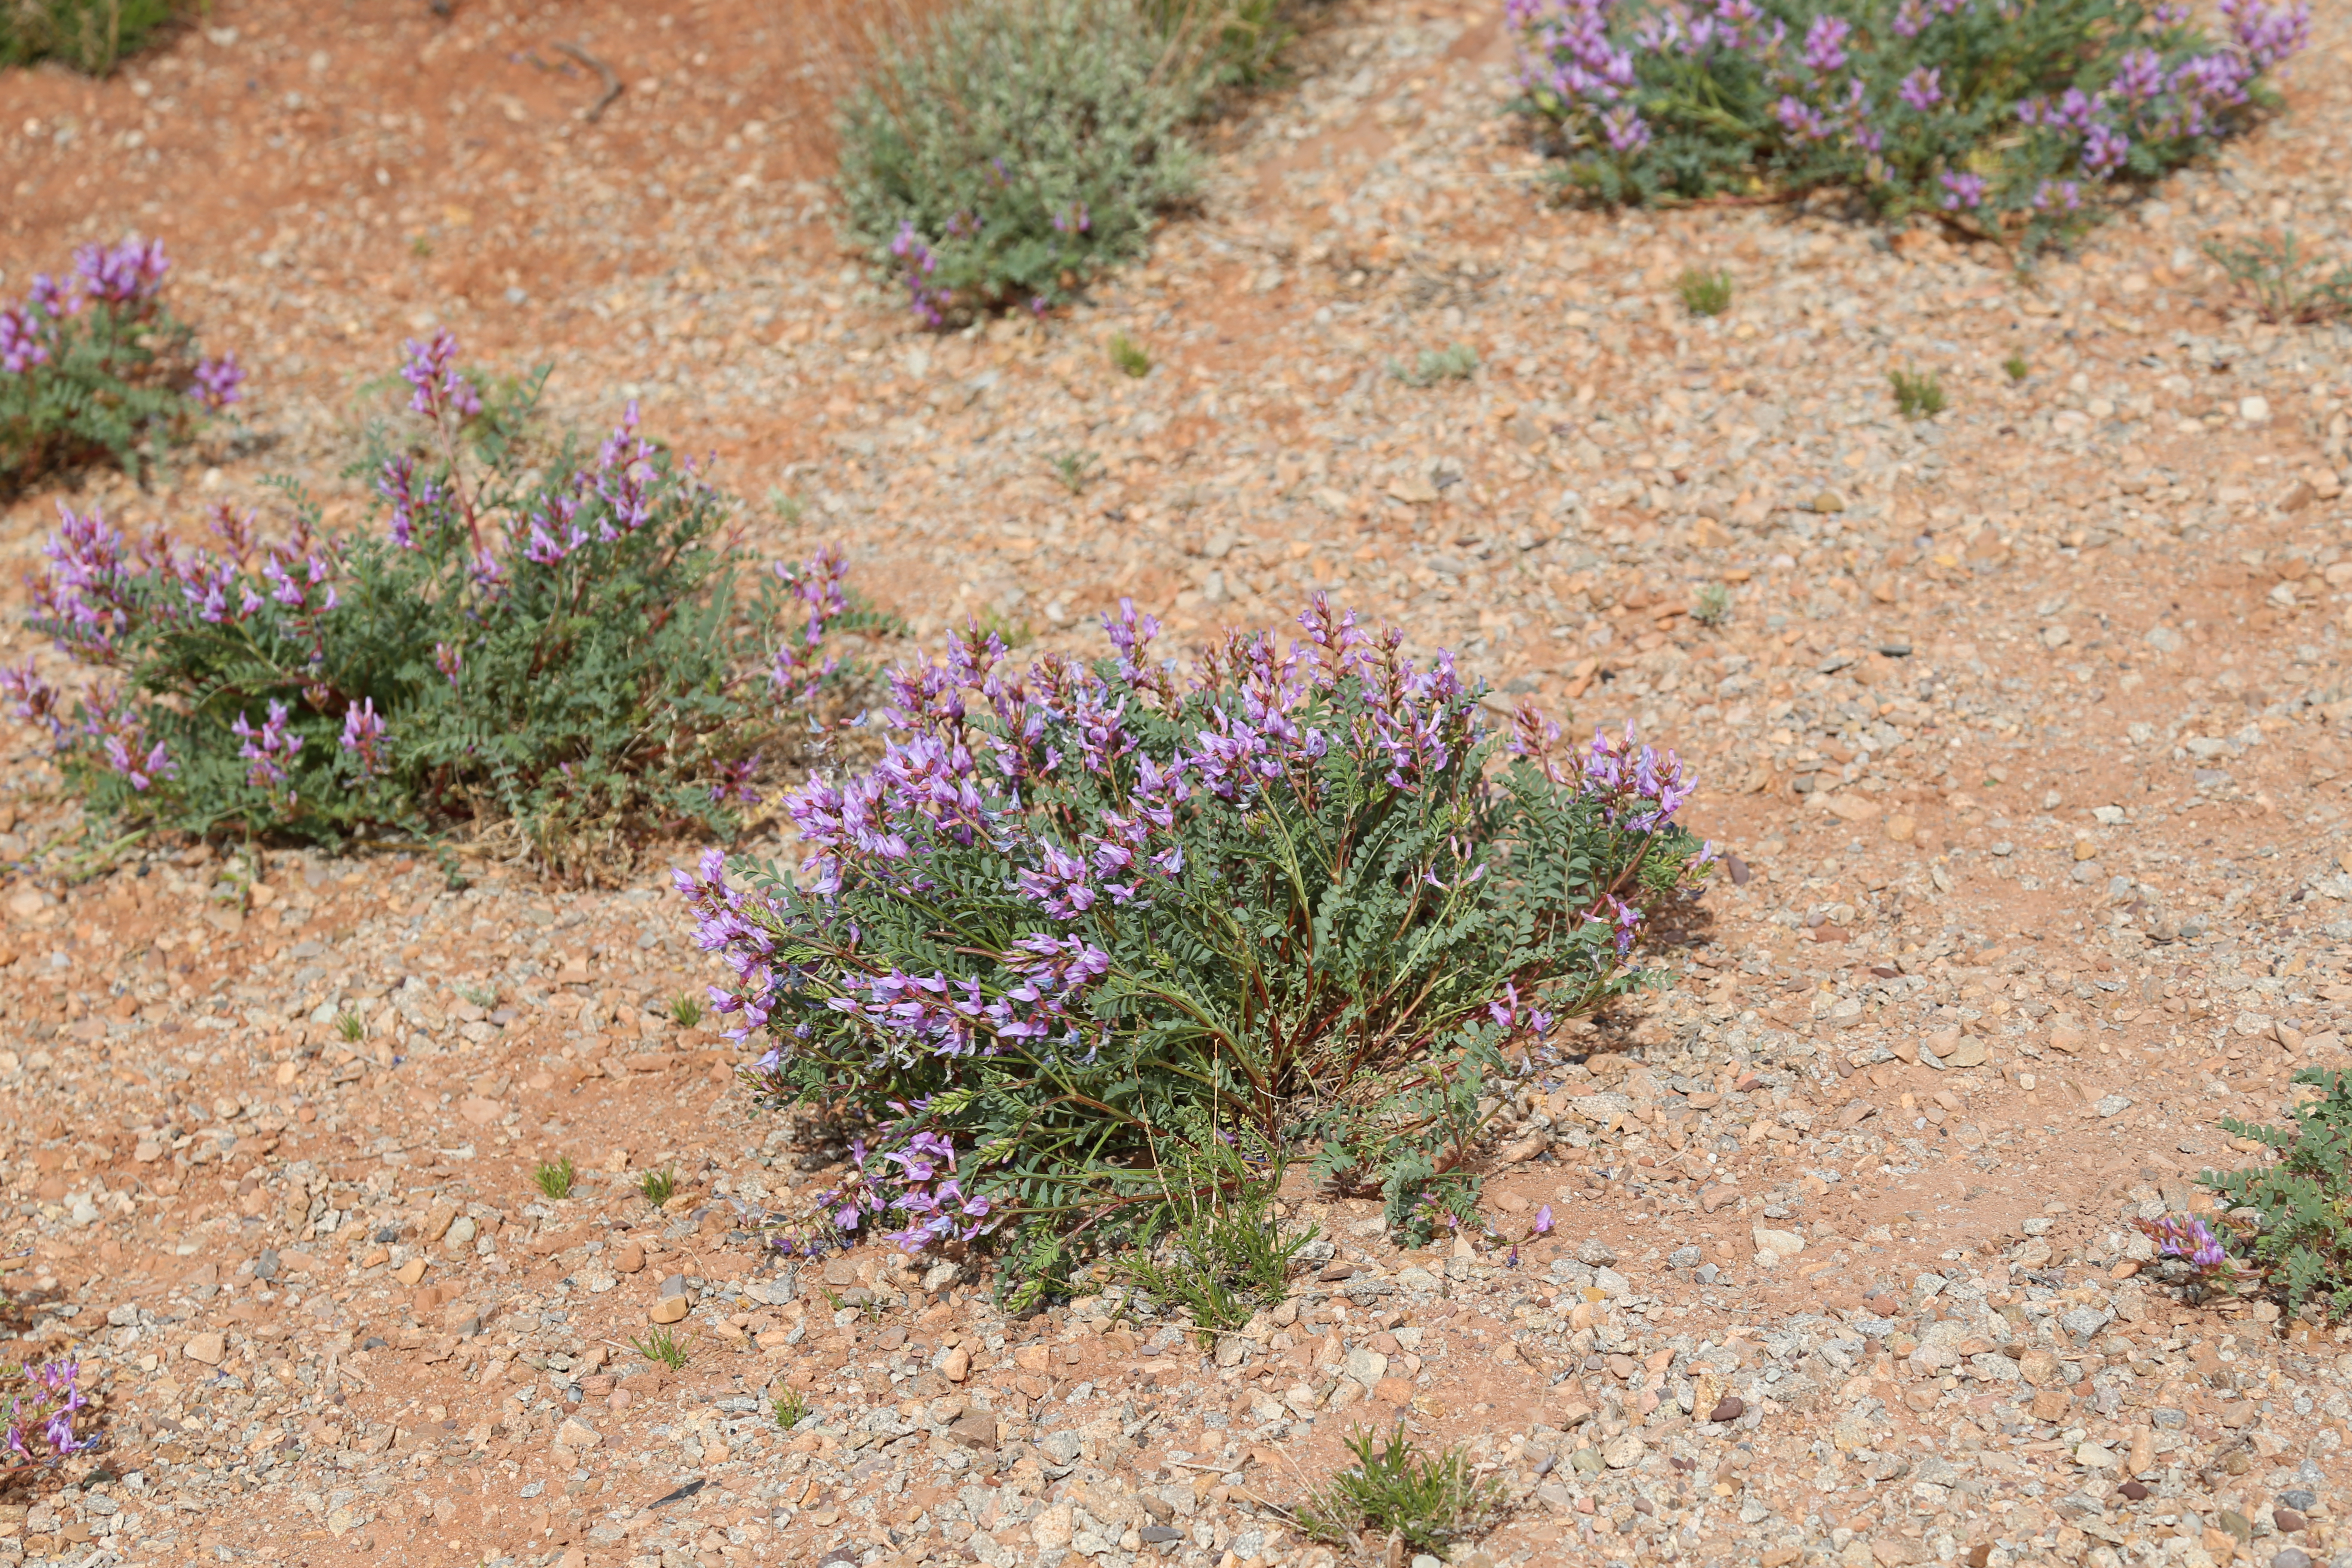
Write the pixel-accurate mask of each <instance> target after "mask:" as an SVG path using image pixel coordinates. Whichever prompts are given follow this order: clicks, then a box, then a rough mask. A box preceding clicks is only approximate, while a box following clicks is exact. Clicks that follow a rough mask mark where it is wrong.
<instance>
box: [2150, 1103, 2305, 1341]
mask: <svg viewBox="0 0 2352 1568" xmlns="http://www.w3.org/2000/svg"><path fill="white" fill-rule="evenodd" d="M2290 1081H2292V1082H2294V1083H2295V1084H2297V1085H2300V1086H2302V1087H2303V1089H2304V1090H2305V1092H2304V1093H2303V1094H2301V1095H2299V1096H2298V1097H2297V1098H2296V1099H2295V1100H2294V1102H2293V1103H2291V1104H2290V1105H2288V1106H2287V1108H2286V1114H2287V1117H2288V1120H2289V1121H2290V1122H2291V1125H2289V1126H2285V1127H2273V1126H2269V1125H2267V1124H2265V1123H2263V1122H2259V1121H2242V1120H2240V1119H2239V1118H2237V1117H2234V1116H2225V1117H2223V1118H2222V1119H2221V1128H2222V1131H2226V1132H2228V1133H2230V1134H2231V1135H2232V1136H2233V1137H2237V1138H2242V1139H2245V1140H2247V1141H2249V1142H2255V1143H2259V1144H2261V1145H2262V1146H2263V1148H2265V1149H2267V1150H2268V1151H2269V1152H2270V1153H2271V1154H2272V1156H2273V1161H2272V1163H2269V1164H2267V1165H2254V1166H2250V1167H2248V1168H2246V1169H2243V1170H2237V1171H2207V1172H2204V1173H2201V1174H2200V1175H2199V1176H2198V1178H2197V1181H2198V1184H2200V1186H2204V1187H2208V1188H2210V1189H2211V1190H2212V1191H2213V1192H2214V1193H2216V1194H2219V1195H2220V1197H2221V1200H2222V1205H2221V1206H2223V1207H2224V1208H2226V1209H2228V1210H2229V1211H2230V1222H2229V1223H2228V1224H2226V1225H2218V1226H2214V1227H2205V1226H2204V1225H2203V1222H2202V1221H2200V1220H2197V1219H2195V1218H2194V1217H2193V1216H2192V1217H2190V1218H2189V1220H2187V1221H2186V1222H2185V1225H2186V1226H2187V1228H2186V1230H2185V1231H2184V1233H2183V1234H2180V1235H2179V1236H2178V1237H2176V1238H2174V1239H2173V1241H2172V1244H2171V1245H2166V1238H2165V1237H2160V1236H2159V1237H2158V1238H2157V1239H2158V1249H2157V1250H2158V1252H2159V1253H2160V1254H2162V1255H2165V1256H2168V1257H2176V1258H2183V1259H2185V1260H2186V1261H2188V1262H2189V1265H2190V1267H2191V1268H2192V1269H2194V1270H2196V1271H2197V1272H2198V1273H2199V1275H2200V1277H2201V1278H2200V1282H2201V1283H2203V1284H2204V1285H2205V1286H2206V1287H2207V1288H2208V1289H2215V1288H2216V1287H2221V1288H2226V1289H2229V1290H2231V1292H2232V1293H2241V1294H2242V1293H2249V1292H2252V1291H2254V1290H2273V1291H2277V1292H2280V1293H2282V1294H2284V1296H2285V1297H2286V1310H2287V1312H2288V1315H2289V1316H2290V1317H2294V1316H2301V1315H2303V1314H2304V1310H2305V1306H2306V1304H2316V1306H2317V1308H2318V1310H2319V1311H2320V1313H2321V1314H2322V1315H2323V1316H2324V1317H2325V1318H2326V1319H2327V1320H2330V1321H2333V1320H2335V1319H2338V1318H2346V1317H2352V1223H2347V1221H2346V1218H2345V1215H2347V1213H2352V1202H2347V1199H2352V1073H2343V1072H2338V1071H2336V1069H2334V1068H2304V1069H2302V1070H2301V1071H2299V1072H2297V1073H2296V1074H2295V1075H2294V1079H2291V1080H2290ZM2244 1209H2252V1210H2254V1211H2255V1215H2258V1216H2259V1217H2254V1216H2247V1221H2246V1222H2245V1223H2241V1222H2240V1220H2239V1218H2238V1213H2239V1211H2241V1210H2244ZM2167 1223H2170V1221H2169V1219H2168V1222H2167ZM2143 1228H2147V1227H2143ZM2200 1231H2201V1234H2200Z"/></svg>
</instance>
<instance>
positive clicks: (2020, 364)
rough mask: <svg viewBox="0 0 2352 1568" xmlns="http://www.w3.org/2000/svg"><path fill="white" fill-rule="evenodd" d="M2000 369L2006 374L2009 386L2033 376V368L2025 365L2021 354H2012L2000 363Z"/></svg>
mask: <svg viewBox="0 0 2352 1568" xmlns="http://www.w3.org/2000/svg"><path fill="white" fill-rule="evenodd" d="M2000 368H2001V369H2002V370H2003V371H2005V372H2007V373H2008V375H2009V381H2010V384H2011V386H2014V385H2016V384H2018V383H2020V382H2021V381H2023V380H2024V379H2025V378H2026V377H2027V376H2029V375H2032V374H2033V367H2032V365H2030V364H2028V363H2025V356H2024V355H2023V354H2021V353H2012V354H2011V355H2010V356H2009V357H2008V358H2007V359H2005V360H2003V361H2001V362H2000Z"/></svg>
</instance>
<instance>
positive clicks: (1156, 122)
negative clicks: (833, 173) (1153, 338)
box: [841, 0, 1221, 326]
mask: <svg viewBox="0 0 2352 1568" xmlns="http://www.w3.org/2000/svg"><path fill="white" fill-rule="evenodd" d="M1160 9H1163V10H1166V9H1171V7H1168V6H1166V5H1162V6H1160ZM1172 9H1173V10H1175V11H1179V12H1181V11H1183V10H1185V9H1186V7H1183V6H1176V7H1173V8H1172ZM1200 44H1201V41H1200V40H1199V39H1197V38H1195V37H1192V36H1189V35H1188V34H1186V33H1185V32H1184V31H1183V30H1182V29H1178V30H1177V31H1176V32H1175V33H1174V34H1171V31H1170V29H1169V27H1167V26H1163V25H1161V23H1160V19H1159V18H1156V17H1155V16H1150V15H1147V14H1146V9H1145V5H1143V4H1139V0H974V3H972V4H969V5H952V6H948V7H946V8H944V9H943V10H942V11H941V12H940V16H938V18H937V19H936V20H935V21H934V22H932V23H931V24H930V26H929V28H928V30H927V31H926V32H925V33H924V34H923V35H922V37H919V38H918V39H915V40H913V41H911V42H910V43H906V44H899V43H890V44H887V45H885V46H884V47H883V48H882V50H881V51H880V55H879V58H877V63H876V65H875V68H874V69H873V71H872V72H871V73H870V75H869V76H868V78H867V79H866V81H865V82H864V83H862V84H861V85H860V86H859V87H858V88H857V89H856V91H854V92H853V93H852V94H851V95H850V96H849V98H848V100H846V101H845V103H844V105H843V109H842V134H841V145H842V156H841V189H842V195H843V199H844V204H845V208H846V211H847V217H848V227H849V229H850V232H851V233H852V234H854V235H855V236H856V237H857V238H858V239H859V240H860V241H861V242H862V243H863V244H864V245H866V247H867V248H868V250H869V251H870V252H871V253H872V255H873V257H874V259H875V260H876V261H877V263H879V264H880V265H881V266H882V267H883V268H885V269H886V270H887V272H889V273H890V274H891V275H892V276H893V277H895V278H896V279H898V280H899V281H900V282H901V283H902V284H903V285H904V286H905V288H906V289H907V293H908V305H909V308H910V309H912V310H913V311H914V312H915V314H916V315H918V316H919V317H920V318H922V319H923V320H924V321H926V322H928V323H929V324H930V325H932V326H940V325H943V324H945V323H947V322H949V321H961V320H968V319H969V318H970V317H971V315H972V314H974V313H975V312H979V311H986V310H999V309H1003V308H1005V307H1008V306H1018V307H1024V308H1029V309H1034V310H1045V308H1046V307H1048V306H1049V305H1052V304H1055V303H1056V302H1058V301H1060V300H1064V299H1066V298H1067V297H1068V296H1069V294H1070V293H1071V292H1072V291H1073V290H1074V289H1078V288H1080V287H1083V286H1084V285H1085V284H1086V283H1087V281H1088V280H1090V279H1092V278H1093V277H1094V276H1095V275H1096V274H1097V273H1098V272H1100V271H1102V270H1103V269H1104V268H1108V267H1111V266H1115V265H1117V264H1118V263H1120V262H1123V261H1127V260H1129V259H1131V258H1134V257H1135V256H1137V255H1139V254H1140V253H1141V252H1142V250H1143V247H1144V245H1145V243H1146V241H1147V240H1148V238H1149V237H1150V228H1151V225H1152V222H1153V220H1154V218H1155V217H1156V216H1158V215H1159V214H1160V212H1162V211H1164V210H1166V209H1167V208H1168V207H1170V206H1171V205H1174V204H1176V203H1178V202H1181V201H1182V200H1184V199H1186V198H1187V197H1189V196H1190V195H1192V190H1193V188H1194V184H1195V183H1196V180H1195V168H1196V164H1197V163H1198V159H1197V157H1196V155H1195V154H1194V153H1193V151H1192V146H1191V144H1190V143H1189V142H1187V141H1186V139H1185V137H1184V135H1183V128H1184V126H1185V124H1186V123H1187V122H1188V121H1191V120H1192V119H1193V118H1194V117H1195V116H1197V115H1198V114H1199V113H1200V112H1201V110H1202V107H1203V106H1204V104H1205V103H1206V101H1207V100H1208V96H1209V93H1210V92H1211V90H1212V89H1213V87H1214V85H1215V80H1216V77H1217V74H1218V67H1219V65H1220V63H1221V62H1220V58H1219V57H1218V56H1217V55H1216V54H1215V53H1214V52H1213V51H1204V50H1203V49H1202V47H1200Z"/></svg>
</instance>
